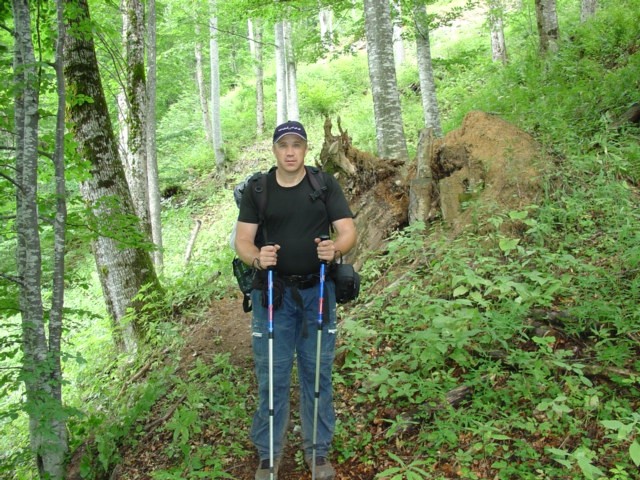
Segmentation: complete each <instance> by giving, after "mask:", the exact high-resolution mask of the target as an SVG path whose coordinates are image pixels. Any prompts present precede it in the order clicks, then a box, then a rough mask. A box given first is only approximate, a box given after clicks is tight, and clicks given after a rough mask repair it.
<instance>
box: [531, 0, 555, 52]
mask: <svg viewBox="0 0 640 480" xmlns="http://www.w3.org/2000/svg"><path fill="white" fill-rule="evenodd" d="M535 2H536V19H537V23H538V35H539V37H540V53H542V54H543V55H545V54H546V53H547V52H557V51H558V39H559V38H560V34H559V30H558V14H557V10H556V0H535Z"/></svg>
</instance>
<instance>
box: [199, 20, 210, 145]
mask: <svg viewBox="0 0 640 480" xmlns="http://www.w3.org/2000/svg"><path fill="white" fill-rule="evenodd" d="M194 29H195V34H196V44H195V57H196V84H197V86H198V96H199V97H200V108H201V109H202V119H203V123H204V135H205V138H206V139H207V143H208V144H209V145H211V146H212V147H213V128H212V127H211V115H210V114H209V100H208V97H207V87H206V85H205V83H204V69H203V68H202V42H201V41H200V25H199V24H198V22H197V21H196V24H195V27H194Z"/></svg>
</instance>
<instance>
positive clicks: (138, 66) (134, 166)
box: [123, 0, 151, 238]
mask: <svg viewBox="0 0 640 480" xmlns="http://www.w3.org/2000/svg"><path fill="white" fill-rule="evenodd" d="M123 15H124V19H123V23H124V30H125V32H124V33H125V38H124V43H125V59H126V65H127V85H126V98H127V107H128V108H127V111H126V112H127V115H126V119H127V121H126V124H127V132H128V137H127V152H128V154H129V160H130V164H129V165H128V166H129V168H130V175H129V177H128V178H129V180H130V181H131V183H130V185H129V190H130V191H131V196H132V199H133V205H134V208H135V212H136V215H137V216H138V218H139V219H140V222H141V225H142V228H143V229H144V231H145V232H147V235H148V237H149V238H151V222H150V219H149V199H148V198H149V197H148V194H149V192H148V172H147V139H146V137H147V118H146V114H147V105H146V103H147V102H146V99H147V81H146V77H145V67H144V30H145V28H144V6H143V4H142V1H141V0H123Z"/></svg>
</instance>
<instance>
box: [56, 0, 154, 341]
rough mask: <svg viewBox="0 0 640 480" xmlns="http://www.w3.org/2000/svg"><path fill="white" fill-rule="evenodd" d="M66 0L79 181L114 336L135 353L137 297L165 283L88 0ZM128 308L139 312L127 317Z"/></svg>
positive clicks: (67, 57) (138, 331)
mask: <svg viewBox="0 0 640 480" xmlns="http://www.w3.org/2000/svg"><path fill="white" fill-rule="evenodd" d="M65 5H70V6H73V7H74V8H75V9H76V16H75V17H74V18H73V19H70V20H68V23H67V24H66V28H67V31H66V35H65V51H64V53H65V54H64V74H65V80H66V83H67V88H68V91H69V92H70V93H71V94H72V99H73V101H72V102H71V104H70V105H69V107H68V109H67V114H68V121H69V122H70V130H71V132H72V133H73V135H74V137H75V140H76V142H77V145H78V151H79V153H80V156H81V157H82V158H84V159H85V160H86V161H88V162H89V163H90V173H91V176H90V178H89V179H87V180H84V181H83V182H81V183H80V193H81V194H82V197H83V198H84V200H85V202H86V204H87V208H88V212H87V213H88V214H89V218H88V221H89V226H90V228H92V229H94V231H95V232H96V238H95V240H94V242H93V252H94V256H95V260H96V266H97V270H98V275H99V278H100V283H101V285H102V291H103V294H104V298H105V302H106V305H107V309H108V312H109V314H110V316H111V319H112V321H113V326H114V332H115V339H116V342H117V344H118V345H119V346H120V347H121V348H123V349H124V350H125V351H127V352H130V353H133V352H135V350H136V347H137V343H138V342H139V341H140V340H141V339H142V335H143V333H144V331H145V330H146V328H145V325H144V323H142V321H141V320H140V319H139V318H138V317H137V315H135V312H137V311H139V309H140V308H141V307H142V306H144V300H143V299H135V297H136V295H137V294H138V293H139V292H140V289H141V288H142V287H143V286H145V285H149V286H150V290H147V291H146V292H147V293H155V292H158V291H160V284H159V282H158V278H157V276H156V272H155V270H154V268H153V264H152V262H151V258H150V256H149V254H148V253H147V251H145V250H144V249H143V247H142V245H144V242H145V241H146V240H147V237H146V235H145V234H144V232H141V231H140V228H139V220H138V219H137V217H135V209H134V206H133V201H132V199H131V194H130V192H129V189H128V187H127V182H126V178H125V175H124V169H123V167H122V163H121V162H120V159H119V156H118V149H117V143H116V140H115V136H114V133H113V127H112V124H111V120H110V118H109V111H108V109H107V102H106V99H105V96H104V90H103V88H102V81H101V79H100V74H99V69H98V61H97V58H96V53H95V46H94V43H93V37H92V36H91V33H87V32H86V28H85V27H84V25H86V24H88V23H90V15H89V6H88V3H87V0H65ZM88 99H90V101H87V100H88ZM132 218H133V221H132V220H131V219H132ZM129 308H133V310H134V315H133V318H131V316H130V318H131V321H126V322H125V321H124V320H125V316H126V315H127V309H129Z"/></svg>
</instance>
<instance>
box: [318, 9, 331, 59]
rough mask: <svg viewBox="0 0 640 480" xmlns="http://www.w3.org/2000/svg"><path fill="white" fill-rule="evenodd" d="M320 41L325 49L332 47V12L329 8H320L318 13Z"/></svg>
mask: <svg viewBox="0 0 640 480" xmlns="http://www.w3.org/2000/svg"><path fill="white" fill-rule="evenodd" d="M318 16H319V22H320V42H321V43H322V47H323V48H324V49H325V50H329V51H330V50H331V49H332V48H333V12H332V10H331V9H329V8H321V9H320V13H319V15H318Z"/></svg>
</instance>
